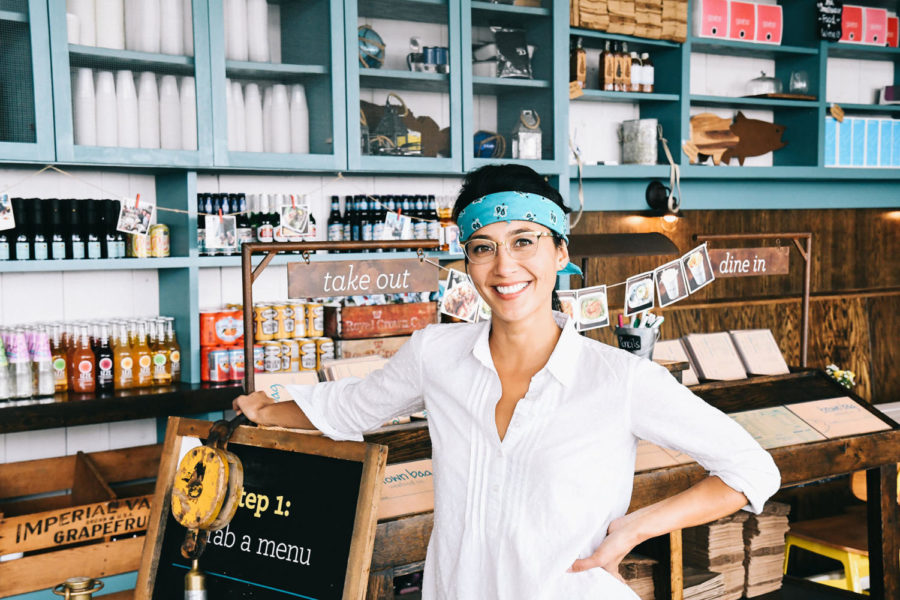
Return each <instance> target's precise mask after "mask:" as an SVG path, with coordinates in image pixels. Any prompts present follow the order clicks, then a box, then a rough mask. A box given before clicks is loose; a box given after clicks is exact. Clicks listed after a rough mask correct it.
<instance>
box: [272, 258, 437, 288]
mask: <svg viewBox="0 0 900 600" xmlns="http://www.w3.org/2000/svg"><path fill="white" fill-rule="evenodd" d="M287 274H288V296H289V297H290V298H320V297H323V296H365V295H369V294H403V293H408V292H432V291H434V290H436V289H438V280H437V269H436V268H435V267H434V265H432V264H429V263H426V262H424V261H420V260H419V259H416V258H413V259H408V260H342V261H337V262H319V263H310V264H306V263H302V262H296V263H290V264H289V265H288V272H287Z"/></svg>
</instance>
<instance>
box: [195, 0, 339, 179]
mask: <svg viewBox="0 0 900 600" xmlns="http://www.w3.org/2000/svg"><path fill="white" fill-rule="evenodd" d="M210 10H211V13H210V23H211V34H212V35H211V40H210V42H211V46H210V54H211V63H212V80H213V113H214V120H215V153H216V164H219V165H227V166H234V167H249V168H252V167H261V168H280V167H283V168H290V169H313V170H314V169H320V170H321V169H339V168H344V165H345V164H346V149H345V148H346V147H345V145H344V139H345V137H344V136H345V131H344V114H343V103H344V96H343V90H344V82H343V77H344V76H343V68H342V67H343V46H342V45H341V43H340V41H341V33H340V32H341V31H342V29H341V27H342V12H343V7H342V5H341V2H340V0H280V1H278V0H271V1H268V2H267V1H266V0H223V1H220V2H211V3H210Z"/></svg>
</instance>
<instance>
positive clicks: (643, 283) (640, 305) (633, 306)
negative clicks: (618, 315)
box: [625, 271, 655, 317]
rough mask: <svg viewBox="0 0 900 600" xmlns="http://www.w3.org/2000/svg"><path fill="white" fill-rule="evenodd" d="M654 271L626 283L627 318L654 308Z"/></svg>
mask: <svg viewBox="0 0 900 600" xmlns="http://www.w3.org/2000/svg"><path fill="white" fill-rule="evenodd" d="M654 297H655V294H654V293H653V271H648V272H646V273H641V274H640V275H635V276H634V277H629V278H628V279H627V280H626V281H625V316H626V317H630V316H631V315H634V314H637V313H640V312H644V311H645V310H650V309H651V308H653V301H654Z"/></svg>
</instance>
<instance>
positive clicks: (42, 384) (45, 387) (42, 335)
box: [32, 329, 56, 396]
mask: <svg viewBox="0 0 900 600" xmlns="http://www.w3.org/2000/svg"><path fill="white" fill-rule="evenodd" d="M32 365H33V367H32V368H33V369H34V380H35V381H36V386H35V387H36V392H37V393H36V394H35V395H36V396H52V395H53V394H54V393H55V392H56V376H55V373H54V369H53V353H52V351H51V349H50V335H49V334H48V333H47V330H46V329H42V330H40V331H38V332H37V333H36V334H35V340H34V352H33V354H32Z"/></svg>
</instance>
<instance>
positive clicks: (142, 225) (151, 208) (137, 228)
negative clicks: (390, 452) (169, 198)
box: [116, 194, 156, 235]
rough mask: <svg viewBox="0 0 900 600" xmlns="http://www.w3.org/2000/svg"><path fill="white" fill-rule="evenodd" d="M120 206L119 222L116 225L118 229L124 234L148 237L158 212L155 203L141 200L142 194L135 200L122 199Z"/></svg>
mask: <svg viewBox="0 0 900 600" xmlns="http://www.w3.org/2000/svg"><path fill="white" fill-rule="evenodd" d="M120 204H121V208H120V209H119V222H118V223H117V224H116V229H118V230H119V231H121V232H122V233H131V234H134V235H147V232H149V231H150V225H152V224H153V221H154V218H153V217H154V214H153V213H154V212H156V205H155V204H154V203H153V202H148V201H147V200H141V195H140V194H138V195H137V196H135V197H134V198H122V200H121V202H120Z"/></svg>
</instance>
